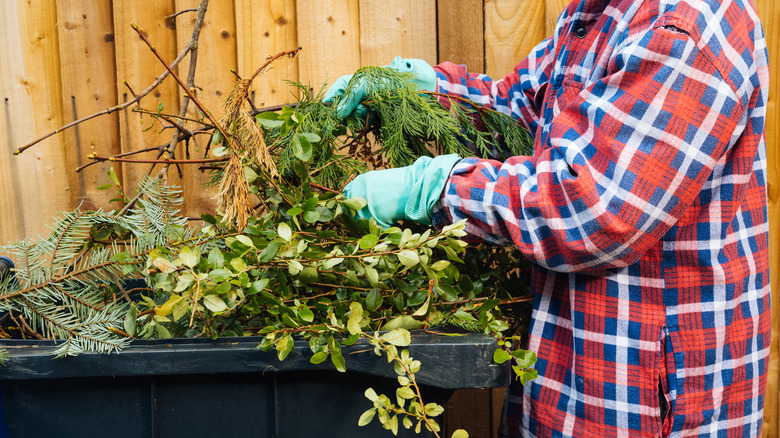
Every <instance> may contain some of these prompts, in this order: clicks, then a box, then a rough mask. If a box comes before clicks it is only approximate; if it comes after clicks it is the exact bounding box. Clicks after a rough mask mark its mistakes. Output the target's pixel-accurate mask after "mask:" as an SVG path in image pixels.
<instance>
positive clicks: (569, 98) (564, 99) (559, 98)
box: [549, 78, 586, 123]
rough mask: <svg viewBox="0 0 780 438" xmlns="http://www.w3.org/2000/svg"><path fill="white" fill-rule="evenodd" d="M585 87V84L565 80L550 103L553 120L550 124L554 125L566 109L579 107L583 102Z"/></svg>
mask: <svg viewBox="0 0 780 438" xmlns="http://www.w3.org/2000/svg"><path fill="white" fill-rule="evenodd" d="M585 87H586V84H585V83H584V82H579V81H575V80H573V79H569V78H564V79H563V82H562V83H561V85H560V86H559V87H558V89H556V90H555V97H554V98H553V99H552V101H551V102H549V103H550V104H551V108H552V114H551V116H552V120H549V122H550V123H552V121H553V120H555V119H556V118H557V117H558V116H560V114H561V112H562V111H563V110H564V109H567V108H569V107H571V106H572V105H579V103H581V102H582V99H583V97H582V93H583V90H584V89H585Z"/></svg>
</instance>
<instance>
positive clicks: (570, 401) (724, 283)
mask: <svg viewBox="0 0 780 438" xmlns="http://www.w3.org/2000/svg"><path fill="white" fill-rule="evenodd" d="M436 71H437V75H438V87H439V91H441V92H445V93H449V94H451V95H457V96H462V97H466V98H468V99H471V100H472V101H475V102H477V103H480V104H482V105H485V106H487V107H490V108H494V109H496V110H499V111H502V112H505V113H508V114H512V115H513V116H515V117H516V118H517V119H518V120H519V121H520V122H521V123H523V124H524V125H525V126H526V127H527V128H528V129H529V130H530V132H531V133H532V134H533V135H534V139H535V140H534V145H535V146H534V148H535V150H534V154H533V156H532V157H513V158H510V159H508V160H506V161H505V162H503V163H502V162H498V161H491V160H478V159H473V158H468V159H464V160H463V161H461V162H460V163H459V164H458V165H456V166H455V168H454V169H453V171H452V173H451V175H450V178H449V181H448V183H447V185H446V187H445V190H444V193H443V195H442V200H441V202H440V205H438V207H437V211H436V212H435V218H434V220H435V224H436V225H437V226H442V224H444V223H449V222H452V221H456V220H460V219H464V218H465V219H468V225H467V231H468V232H469V233H470V234H471V235H472V236H475V237H476V238H478V239H481V240H484V241H487V242H494V243H498V244H507V243H511V244H514V245H516V246H517V247H518V248H520V249H521V250H522V252H523V253H524V254H525V255H526V256H527V257H528V258H530V259H531V260H533V261H534V262H535V263H534V265H535V269H534V277H533V286H534V290H535V301H534V310H533V320H532V322H531V329H530V335H529V349H531V350H533V351H535V352H536V353H537V354H538V362H537V364H536V369H537V370H538V372H539V377H538V378H537V379H536V380H534V381H531V382H529V383H528V384H527V385H525V387H524V388H523V389H522V390H518V392H516V393H513V392H512V390H511V389H510V391H509V394H508V396H507V399H506V403H505V407H504V411H505V412H504V420H505V421H504V425H503V426H504V430H503V433H504V434H505V435H507V436H520V435H522V436H537V437H557V436H594V437H628V436H631V437H634V436H653V437H657V436H699V437H705V436H706V437H755V436H759V435H760V433H761V425H762V414H763V404H764V392H765V386H766V375H767V362H768V355H769V347H770V299H769V278H768V269H769V254H768V251H767V245H768V242H767V231H768V226H767V208H766V205H767V201H766V156H765V154H766V152H765V143H764V123H765V114H766V104H767V91H768V82H769V75H768V70H767V51H766V42H765V39H764V35H763V30H762V28H761V25H760V23H759V19H758V17H757V14H756V10H755V8H754V5H753V4H752V1H751V0H580V1H575V2H573V3H572V4H571V5H570V6H569V7H568V8H567V9H566V11H564V12H563V14H562V15H561V17H560V19H559V21H558V23H557V26H556V29H555V32H554V34H553V35H552V36H551V37H550V38H548V39H547V40H545V41H543V42H542V43H541V44H539V45H538V46H537V47H536V48H535V49H534V50H533V52H532V53H531V54H530V55H529V56H528V57H527V58H526V59H524V60H522V61H521V62H520V63H519V64H518V65H517V66H516V68H515V71H514V72H513V73H511V74H510V75H508V76H507V77H505V78H504V79H502V80H493V79H491V78H489V77H487V76H484V75H479V74H470V73H468V72H467V71H466V70H465V69H464V67H463V66H459V65H454V64H451V63H444V64H441V65H439V66H437V67H436ZM443 100H446V99H443ZM659 386H660V390H659ZM662 399H665V400H664V401H665V402H667V403H668V405H669V413H668V415H667V416H666V418H665V420H664V419H662V418H661V408H660V406H661V403H662Z"/></svg>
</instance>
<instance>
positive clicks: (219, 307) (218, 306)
mask: <svg viewBox="0 0 780 438" xmlns="http://www.w3.org/2000/svg"><path fill="white" fill-rule="evenodd" d="M203 305H205V306H206V308H207V309H209V310H210V311H212V312H214V313H219V312H224V311H225V310H227V304H225V301H223V300H222V298H220V297H218V296H217V295H206V296H205V297H203Z"/></svg>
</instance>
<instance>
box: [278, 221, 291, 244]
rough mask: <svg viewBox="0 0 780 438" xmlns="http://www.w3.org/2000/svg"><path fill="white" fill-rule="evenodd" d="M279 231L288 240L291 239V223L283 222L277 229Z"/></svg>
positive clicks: (280, 235)
mask: <svg viewBox="0 0 780 438" xmlns="http://www.w3.org/2000/svg"><path fill="white" fill-rule="evenodd" d="M276 231H277V233H279V237H281V238H282V239H284V240H286V241H288V242H289V241H290V239H292V228H290V226H289V225H287V223H286V222H282V223H280V224H279V226H278V227H277V229H276Z"/></svg>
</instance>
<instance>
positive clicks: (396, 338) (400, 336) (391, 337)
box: [381, 328, 412, 347]
mask: <svg viewBox="0 0 780 438" xmlns="http://www.w3.org/2000/svg"><path fill="white" fill-rule="evenodd" d="M381 339H382V340H383V341H385V342H388V343H390V344H392V345H395V346H396V347H406V346H408V345H409V344H411V343H412V335H411V334H410V333H409V330H406V329H403V328H398V329H394V330H392V331H390V332H388V333H385V334H384V335H382V337H381Z"/></svg>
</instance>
